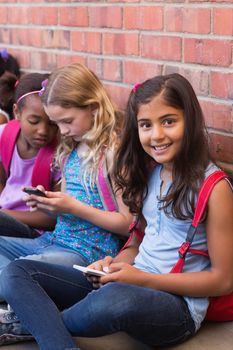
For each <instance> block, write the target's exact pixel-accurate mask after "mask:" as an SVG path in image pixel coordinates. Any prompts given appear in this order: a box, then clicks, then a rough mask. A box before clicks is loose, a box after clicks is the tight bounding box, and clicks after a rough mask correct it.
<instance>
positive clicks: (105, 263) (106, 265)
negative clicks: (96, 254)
mask: <svg viewBox="0 0 233 350" xmlns="http://www.w3.org/2000/svg"><path fill="white" fill-rule="evenodd" d="M112 261H113V258H112V257H111V256H106V257H105V258H104V259H103V271H104V272H106V273H108V272H109V271H110V270H109V266H110V264H111V263H112Z"/></svg>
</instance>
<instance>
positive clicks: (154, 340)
mask: <svg viewBox="0 0 233 350" xmlns="http://www.w3.org/2000/svg"><path fill="white" fill-rule="evenodd" d="M1 288H2V291H3V295H4V297H5V298H6V300H7V301H8V303H9V304H10V305H11V306H12V308H13V309H14V311H15V313H16V314H17V315H18V317H19V319H20V320H21V322H22V324H23V326H24V327H25V328H26V329H28V331H29V332H30V333H32V334H33V336H34V337H35V338H36V340H37V342H38V344H39V346H40V349H46V350H50V349H51V350H54V349H59V350H60V349H66V348H68V347H71V345H70V344H71V343H70V342H72V338H71V336H69V333H68V332H67V329H68V331H69V332H70V333H71V334H72V335H78V336H86V337H96V336H102V335H106V334H112V333H115V332H118V331H124V332H126V333H128V334H129V335H131V336H132V337H134V338H136V339H138V340H140V341H142V342H144V343H146V344H148V345H153V346H156V345H157V346H161V345H171V344H175V343H178V342H182V341H184V340H185V339H187V338H188V337H190V336H191V335H192V334H194V333H195V325H194V322H193V320H192V318H191V316H190V313H189V310H188V307H187V305H186V303H185V301H184V299H183V298H182V297H180V296H177V295H173V294H169V293H166V292H161V291H157V290H154V289H149V288H144V287H139V286H134V285H129V284H123V283H108V284H106V285H105V286H102V287H101V288H99V289H97V290H94V289H93V287H92V285H91V283H89V282H88V281H87V279H86V277H85V276H84V275H83V273H82V272H80V271H78V270H75V269H72V268H69V267H64V266H58V265H52V264H46V263H42V262H38V261H29V260H17V261H14V262H12V263H11V264H10V265H8V266H7V267H6V268H5V269H4V271H3V273H2V278H1ZM29 300H30V302H28V301H29ZM66 342H67V344H66ZM62 346H63V347H62Z"/></svg>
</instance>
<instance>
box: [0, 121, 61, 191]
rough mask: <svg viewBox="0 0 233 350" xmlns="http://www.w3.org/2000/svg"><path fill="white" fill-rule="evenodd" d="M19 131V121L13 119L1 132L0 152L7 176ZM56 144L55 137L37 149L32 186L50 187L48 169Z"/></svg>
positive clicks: (47, 188) (49, 168)
mask: <svg viewBox="0 0 233 350" xmlns="http://www.w3.org/2000/svg"><path fill="white" fill-rule="evenodd" d="M19 132H20V123H19V121H18V120H16V119H15V120H11V121H10V122H8V123H7V124H6V126H5V128H4V130H3V133H2V137H1V142H0V152H1V158H2V164H3V167H4V170H5V173H6V176H7V177H8V176H9V171H10V164H11V158H12V154H13V151H14V147H15V143H16V140H17V137H18V134H19ZM56 146H57V140H56V139H55V140H54V141H53V142H52V143H50V144H49V145H47V146H45V147H42V148H41V149H40V150H39V152H38V154H37V157H36V161H35V164H34V167H33V172H32V186H34V187H36V186H37V185H43V186H44V188H45V189H46V190H49V189H50V170H51V164H52V160H53V156H54V152H55V149H56Z"/></svg>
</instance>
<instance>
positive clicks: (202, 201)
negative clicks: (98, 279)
mask: <svg viewBox="0 0 233 350" xmlns="http://www.w3.org/2000/svg"><path fill="white" fill-rule="evenodd" d="M224 178H227V175H226V174H225V173H224V172H223V171H221V170H217V171H216V172H214V173H213V174H211V175H209V176H208V177H207V178H206V179H205V181H204V183H203V184H202V187H201V189H200V191H199V194H198V198H197V204H196V208H195V213H194V218H193V220H192V224H191V226H190V228H189V230H188V233H187V236H186V241H185V242H184V243H182V245H181V246H180V248H179V250H178V253H179V259H178V261H177V263H176V264H175V265H174V266H173V268H172V269H171V271H170V272H171V273H179V272H182V270H183V266H184V263H185V257H186V254H187V253H194V254H200V255H204V256H206V257H208V251H202V250H197V249H192V248H191V244H192V241H193V239H194V236H195V234H196V231H197V227H198V224H199V222H200V219H201V217H202V215H203V212H204V210H205V207H206V204H207V202H208V199H209V196H210V193H211V191H212V189H213V188H214V186H215V185H216V183H217V182H219V181H220V180H222V179H224ZM134 226H135V225H133V224H132V225H131V226H130V230H131V231H132V234H133V233H135V234H136V235H137V236H138V238H139V239H141V240H142V239H143V233H142V232H141V231H139V230H138V229H137V228H135V227H134ZM132 234H131V236H130V237H129V240H128V241H127V242H126V244H125V246H124V247H126V246H127V245H128V244H129V242H130V240H131V239H132ZM124 247H123V248H124ZM209 299H210V304H209V307H208V310H207V314H206V317H205V319H206V320H209V321H233V293H231V294H229V295H224V296H219V297H210V298H209Z"/></svg>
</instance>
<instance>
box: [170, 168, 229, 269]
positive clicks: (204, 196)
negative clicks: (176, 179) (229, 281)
mask: <svg viewBox="0 0 233 350" xmlns="http://www.w3.org/2000/svg"><path fill="white" fill-rule="evenodd" d="M226 177H227V175H226V174H225V173H224V171H222V170H217V171H215V172H214V173H212V174H210V175H209V176H208V177H207V178H206V179H205V181H204V182H203V184H202V186H201V189H200V191H199V193H198V197H197V203H196V208H195V212H194V217H193V220H192V224H191V225H190V228H189V230H188V233H187V236H186V241H185V242H184V243H182V245H181V246H180V248H179V250H178V253H179V259H178V261H177V263H176V264H175V265H174V266H173V268H172V269H171V271H170V272H171V273H178V272H182V270H183V266H184V263H185V257H186V254H187V253H188V251H189V252H192V253H195V254H200V255H204V256H208V252H206V251H202V250H198V249H191V248H190V246H191V244H192V241H193V239H194V236H195V233H196V231H197V227H198V224H199V222H200V220H201V218H202V215H203V212H204V210H205V207H206V204H207V202H208V199H209V196H210V193H211V191H212V189H213V188H214V186H215V185H216V183H218V182H219V181H220V180H222V179H224V178H226Z"/></svg>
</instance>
